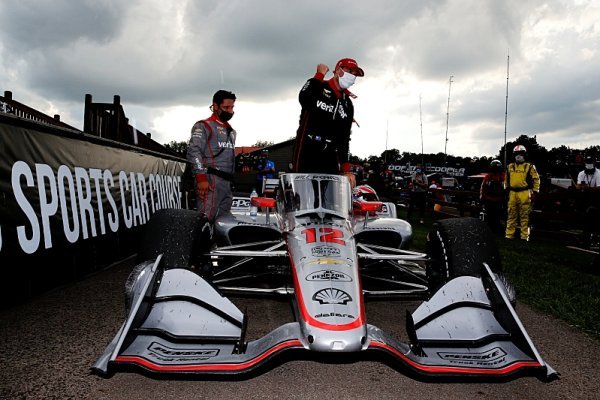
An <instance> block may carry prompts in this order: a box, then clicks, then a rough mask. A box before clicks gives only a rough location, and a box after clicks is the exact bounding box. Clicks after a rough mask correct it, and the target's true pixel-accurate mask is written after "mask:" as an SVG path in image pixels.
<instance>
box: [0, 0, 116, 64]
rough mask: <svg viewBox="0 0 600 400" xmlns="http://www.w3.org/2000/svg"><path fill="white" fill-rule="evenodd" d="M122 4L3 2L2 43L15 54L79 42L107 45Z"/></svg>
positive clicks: (0, 12)
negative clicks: (87, 41)
mask: <svg viewBox="0 0 600 400" xmlns="http://www.w3.org/2000/svg"><path fill="white" fill-rule="evenodd" d="M124 4H125V3H123V2H118V1H117V2H112V3H111V2H106V1H69V0H55V1H35V0H5V1H3V2H2V4H1V5H0V30H1V31H2V37H3V44H4V45H5V46H7V47H9V48H10V49H12V51H14V52H16V53H21V52H29V51H31V50H41V51H44V50H47V49H48V48H50V49H51V50H52V49H55V48H58V47H61V46H65V45H67V44H70V43H73V42H74V41H76V40H78V39H87V40H90V41H94V42H106V41H108V40H110V39H112V38H114V37H115V36H116V35H118V33H119V29H120V26H121V24H122V23H123V19H122V15H123V13H122V11H123V8H124V7H125V5H124Z"/></svg>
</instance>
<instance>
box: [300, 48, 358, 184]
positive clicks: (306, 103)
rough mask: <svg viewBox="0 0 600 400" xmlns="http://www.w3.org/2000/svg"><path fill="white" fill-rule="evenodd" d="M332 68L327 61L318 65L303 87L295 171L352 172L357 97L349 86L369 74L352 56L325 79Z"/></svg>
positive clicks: (338, 64)
mask: <svg viewBox="0 0 600 400" xmlns="http://www.w3.org/2000/svg"><path fill="white" fill-rule="evenodd" d="M328 71H329V67H327V66H326V65H325V64H319V65H317V72H316V73H315V75H314V77H312V78H310V79H309V80H308V81H307V82H306V84H304V86H303V87H302V89H301V90H300V95H299V100H300V104H301V106H302V111H301V114H300V126H299V127H298V131H297V133H296V145H295V148H294V158H293V161H292V165H293V167H292V169H293V171H294V172H320V173H328V174H338V173H340V172H341V173H344V174H347V175H351V173H350V169H351V165H350V163H348V155H349V147H350V130H351V127H352V122H353V120H354V106H353V104H352V98H355V97H356V96H355V95H354V94H352V93H351V92H349V91H348V88H350V86H352V85H353V84H354V81H355V80H356V77H357V76H361V77H362V76H364V74H365V73H364V71H363V70H362V69H361V68H360V67H359V66H358V64H357V63H356V61H355V60H353V59H350V58H343V59H341V60H340V61H338V63H337V64H336V66H335V69H334V71H333V78H331V79H329V80H324V78H325V74H326V73H327V72H328ZM350 179H351V181H352V177H350Z"/></svg>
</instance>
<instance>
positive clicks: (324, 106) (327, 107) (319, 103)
mask: <svg viewBox="0 0 600 400" xmlns="http://www.w3.org/2000/svg"><path fill="white" fill-rule="evenodd" d="M317 108H320V109H321V110H323V111H327V112H329V113H332V112H333V105H332V104H327V103H325V102H323V101H321V100H317Z"/></svg>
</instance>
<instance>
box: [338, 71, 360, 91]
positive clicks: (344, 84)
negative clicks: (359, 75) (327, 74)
mask: <svg viewBox="0 0 600 400" xmlns="http://www.w3.org/2000/svg"><path fill="white" fill-rule="evenodd" d="M343 72H344V75H342V76H340V78H339V84H340V87H341V88H342V89H348V88H349V87H350V86H352V85H354V81H355V80H356V76H354V75H352V74H351V73H349V72H346V71H343Z"/></svg>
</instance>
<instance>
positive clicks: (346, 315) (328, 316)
mask: <svg viewBox="0 0 600 400" xmlns="http://www.w3.org/2000/svg"><path fill="white" fill-rule="evenodd" d="M330 317H338V318H350V319H355V317H354V315H351V314H340V313H321V314H317V315H315V318H330Z"/></svg>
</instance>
